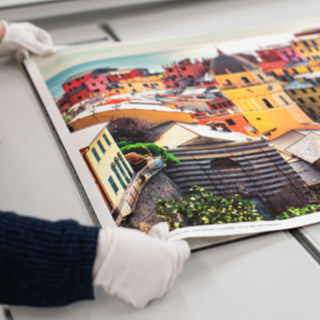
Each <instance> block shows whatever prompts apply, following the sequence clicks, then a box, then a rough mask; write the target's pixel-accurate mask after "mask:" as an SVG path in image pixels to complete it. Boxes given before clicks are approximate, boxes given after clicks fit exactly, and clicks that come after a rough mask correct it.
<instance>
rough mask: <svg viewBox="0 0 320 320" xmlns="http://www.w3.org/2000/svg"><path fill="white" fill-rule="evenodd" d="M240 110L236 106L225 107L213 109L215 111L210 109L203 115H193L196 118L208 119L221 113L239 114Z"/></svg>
mask: <svg viewBox="0 0 320 320" xmlns="http://www.w3.org/2000/svg"><path fill="white" fill-rule="evenodd" d="M240 113H241V112H240V111H239V109H238V108H236V107H235V108H232V107H231V108H227V109H221V110H215V111H210V113H208V114H204V115H198V116H195V118H197V119H198V120H201V119H208V118H213V117H215V116H221V115H222V116H223V115H228V114H240Z"/></svg>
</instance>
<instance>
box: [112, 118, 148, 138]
mask: <svg viewBox="0 0 320 320" xmlns="http://www.w3.org/2000/svg"><path fill="white" fill-rule="evenodd" d="M153 127H154V125H152V124H150V123H149V122H147V121H145V120H141V119H138V118H119V119H116V120H112V121H110V123H109V125H108V130H109V132H110V133H111V135H112V136H113V138H114V139H115V141H121V140H131V141H135V142H137V141H141V142H146V141H147V139H149V138H150V135H152V128H153Z"/></svg>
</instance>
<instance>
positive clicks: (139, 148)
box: [120, 143, 180, 163]
mask: <svg viewBox="0 0 320 320" xmlns="http://www.w3.org/2000/svg"><path fill="white" fill-rule="evenodd" d="M120 150H121V151H122V153H123V154H127V153H131V152H134V153H137V154H140V155H150V156H151V155H152V156H153V157H157V156H160V157H161V158H162V159H163V161H165V162H166V163H180V161H179V160H178V159H177V158H176V157H175V156H174V155H173V154H172V153H170V152H168V151H167V150H166V149H164V148H162V147H160V146H158V145H156V144H154V143H135V144H129V145H125V146H124V147H122V148H121V149H120Z"/></svg>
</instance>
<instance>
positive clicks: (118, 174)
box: [111, 164, 127, 190]
mask: <svg viewBox="0 0 320 320" xmlns="http://www.w3.org/2000/svg"><path fill="white" fill-rule="evenodd" d="M111 169H112V171H113V172H114V174H115V175H116V176H117V178H118V180H119V182H120V184H121V185H122V188H123V189H124V190H126V189H127V185H126V184H125V183H124V181H123V179H122V177H121V176H120V173H119V171H118V169H117V168H116V166H115V165H114V164H112V165H111Z"/></svg>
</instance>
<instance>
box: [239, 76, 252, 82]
mask: <svg viewBox="0 0 320 320" xmlns="http://www.w3.org/2000/svg"><path fill="white" fill-rule="evenodd" d="M241 80H242V81H243V82H244V83H250V82H251V81H250V80H249V79H248V78H247V77H241Z"/></svg>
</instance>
